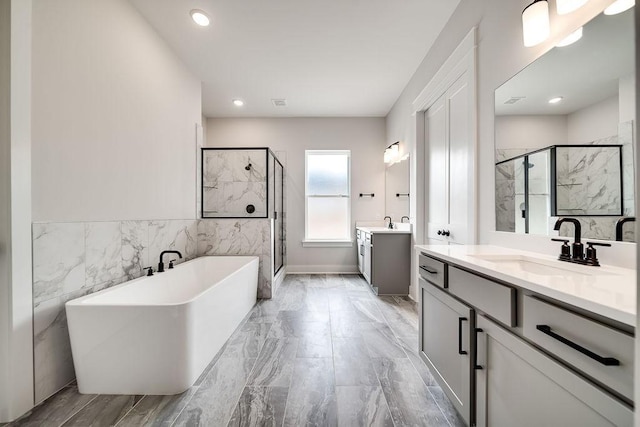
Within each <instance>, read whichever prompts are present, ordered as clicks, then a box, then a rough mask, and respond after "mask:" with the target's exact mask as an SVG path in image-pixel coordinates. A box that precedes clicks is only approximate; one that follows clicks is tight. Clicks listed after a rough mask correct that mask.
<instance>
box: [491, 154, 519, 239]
mask: <svg viewBox="0 0 640 427" xmlns="http://www.w3.org/2000/svg"><path fill="white" fill-rule="evenodd" d="M515 198H516V188H515V167H514V162H512V161H511V162H505V163H501V164H499V165H496V230H497V231H511V232H514V231H516V223H515V218H516V211H515V207H516V202H515Z"/></svg>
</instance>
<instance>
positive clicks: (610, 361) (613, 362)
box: [536, 325, 620, 366]
mask: <svg viewBox="0 0 640 427" xmlns="http://www.w3.org/2000/svg"><path fill="white" fill-rule="evenodd" d="M536 329H537V330H539V331H540V332H542V333H543V334H546V335H549V336H550V337H551V338H554V339H556V340H558V341H560V342H561V343H562V344H565V345H568V346H569V347H571V348H572V349H574V350H577V351H579V352H580V353H582V354H584V355H585V356H588V357H590V358H592V359H593V360H595V361H596V362H598V363H602V364H603V365H605V366H620V361H619V360H618V359H615V358H613V357H602V356H599V355H597V354H595V353H594V352H593V351H591V350H588V349H586V348H584V347H582V346H581V345H579V344H576V343H574V342H573V341H570V340H568V339H566V338H565V337H563V336H561V335H558V334H556V333H555V332H553V331H552V330H551V327H550V326H549V325H536Z"/></svg>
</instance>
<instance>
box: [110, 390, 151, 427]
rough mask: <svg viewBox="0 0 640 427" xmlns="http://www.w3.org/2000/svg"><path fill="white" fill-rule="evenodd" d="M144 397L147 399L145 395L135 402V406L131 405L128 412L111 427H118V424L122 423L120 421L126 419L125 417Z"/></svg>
mask: <svg viewBox="0 0 640 427" xmlns="http://www.w3.org/2000/svg"><path fill="white" fill-rule="evenodd" d="M133 396H135V395H133ZM146 397H147V395H146V394H145V395H143V396H142V397H141V398H140V400H138V401H137V402H136V403H135V404H134V405H133V406H132V407H131V408H130V409H129V410H128V411H127V412H126V413H125V414H124V415H123V416H122V417H120V419H119V420H118V421H117V422H116V423H115V424H114V426H113V427H117V426H118V424H120V422H122V420H124V419H125V418H126V417H127V415H129V413H130V412H131V411H133V409H134V408H135V407H136V406H138V405H139V404H140V402H142V401H143V400H144V399H145V398H146Z"/></svg>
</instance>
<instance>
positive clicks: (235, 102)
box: [233, 99, 244, 107]
mask: <svg viewBox="0 0 640 427" xmlns="http://www.w3.org/2000/svg"><path fill="white" fill-rule="evenodd" d="M233 105H235V106H236V107H242V106H243V105H244V101H243V100H242V99H234V100H233Z"/></svg>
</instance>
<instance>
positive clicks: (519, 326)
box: [417, 246, 635, 427]
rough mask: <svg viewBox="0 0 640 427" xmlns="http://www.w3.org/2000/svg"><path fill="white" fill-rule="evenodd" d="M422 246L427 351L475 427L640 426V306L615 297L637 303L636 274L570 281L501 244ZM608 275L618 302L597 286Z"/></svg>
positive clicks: (568, 275)
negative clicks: (638, 383)
mask: <svg viewBox="0 0 640 427" xmlns="http://www.w3.org/2000/svg"><path fill="white" fill-rule="evenodd" d="M417 248H418V251H419V252H418V259H419V266H418V268H419V276H420V279H419V283H420V340H419V350H420V351H419V353H420V356H421V358H422V359H423V361H424V362H425V363H426V364H427V365H428V366H429V367H430V368H431V371H432V373H433V374H434V377H435V378H436V381H437V382H438V383H439V384H440V386H441V387H442V389H443V391H444V392H445V393H446V394H447V396H448V397H449V399H450V400H451V402H452V404H453V405H454V407H455V408H456V409H457V410H458V412H459V414H460V415H461V417H462V418H463V419H464V421H465V422H466V423H467V425H470V426H471V425H476V426H483V427H484V426H491V427H501V426H515V425H517V426H542V425H544V426H604V425H612V426H631V425H633V409H632V405H633V360H634V359H633V354H634V327H633V321H632V317H631V316H628V314H631V311H630V310H632V309H631V308H629V309H627V308H626V306H625V307H622V306H617V307H616V303H615V302H611V301H613V300H612V299H610V298H608V297H614V299H615V298H620V300H619V301H621V300H622V298H630V297H631V296H632V297H633V298H634V299H635V293H633V295H630V294H629V293H630V292H634V291H633V290H632V288H633V287H634V286H635V283H634V282H635V281H634V280H632V275H631V274H630V271H631V270H628V271H627V270H625V269H615V268H610V269H607V270H597V271H593V272H592V273H591V274H593V278H592V279H589V278H586V279H585V276H587V277H589V273H588V272H586V273H585V272H580V271H578V270H576V269H575V268H574V266H568V269H567V270H566V271H565V276H564V277H562V276H560V275H559V274H558V275H553V274H552V273H553V272H552V270H550V269H552V268H557V269H561V268H562V266H558V265H556V264H554V261H553V260H552V259H546V258H543V259H540V260H534V259H528V258H526V257H525V256H523V255H517V256H516V255H514V254H512V253H510V254H502V255H501V254H498V253H496V251H497V248H495V247H494V248H491V249H487V250H488V251H489V252H493V253H492V254H485V253H484V252H486V251H483V249H482V248H483V247H473V246H469V247H467V248H464V247H458V248H453V249H452V248H442V247H440V248H439V247H436V246H423V247H417ZM484 248H486V247H484ZM509 257H512V258H513V259H510V258H509ZM518 257H520V258H518ZM538 261H539V262H540V263H539V264H538V265H537V267H536V268H537V273H526V272H525V273H522V275H521V276H520V278H518V277H517V274H516V273H517V272H518V269H522V268H528V267H523V266H525V265H527V264H535V262H538ZM555 262H559V261H555ZM580 267H582V266H580ZM583 268H588V267H583ZM545 269H547V270H545ZM492 270H493V271H492ZM534 270H535V269H534ZM545 273H546V276H545ZM511 275H512V276H511ZM611 275H618V276H620V277H618V278H617V280H618V281H619V282H620V283H619V284H620V286H619V287H618V288H616V284H614V283H613V281H612V280H611ZM536 276H538V277H541V279H540V281H539V283H536V281H535V278H536ZM543 276H544V277H543ZM606 276H609V279H608V280H609V287H610V289H609V291H608V293H609V294H610V295H606V293H607V292H606V291H605V292H602V290H601V291H600V292H599V293H597V294H594V293H592V292H591V289H588V288H589V287H590V286H591V285H594V286H596V287H597V285H598V284H599V283H602V282H601V280H604V279H601V278H602V277H606ZM509 277H511V279H510V280H507V279H509ZM559 277H560V278H561V279H562V280H563V281H564V282H565V286H564V287H556V286H554V280H558V278H559ZM577 284H580V286H577ZM559 289H561V291H562V292H564V296H563V295H562V294H561V293H560V292H559V291H558V290H559ZM597 300H600V303H601V305H600V306H598V304H597V303H598V301H597ZM591 303H593V304H591ZM615 310H617V312H616V311H615Z"/></svg>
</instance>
